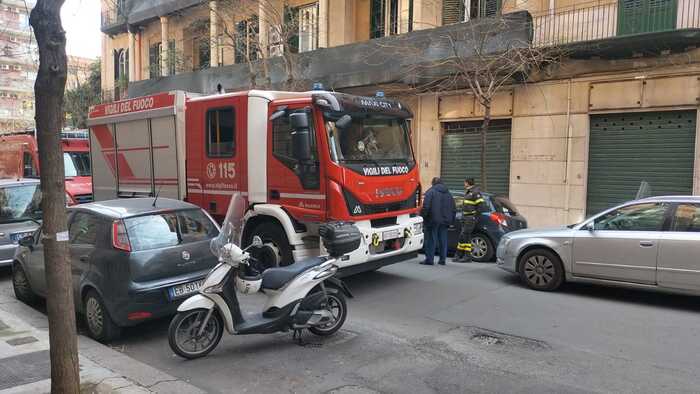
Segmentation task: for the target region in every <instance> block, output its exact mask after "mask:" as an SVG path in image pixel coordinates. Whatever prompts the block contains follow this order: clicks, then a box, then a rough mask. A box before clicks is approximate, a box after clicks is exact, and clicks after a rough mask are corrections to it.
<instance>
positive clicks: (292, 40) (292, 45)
mask: <svg viewBox="0 0 700 394" xmlns="http://www.w3.org/2000/svg"><path fill="white" fill-rule="evenodd" d="M283 31H286V32H287V35H288V37H287V44H288V45H289V50H290V51H291V52H292V53H299V9H298V8H292V7H289V6H284V28H283Z"/></svg>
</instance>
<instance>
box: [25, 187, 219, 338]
mask: <svg viewBox="0 0 700 394" xmlns="http://www.w3.org/2000/svg"><path fill="white" fill-rule="evenodd" d="M68 211H69V217H68V223H69V224H68V226H69V227H68V229H69V240H70V258H71V265H72V273H73V287H74V296H75V303H76V309H77V311H78V312H79V313H80V314H82V315H84V316H85V320H86V323H87V324H86V326H87V330H88V334H89V335H90V336H91V337H93V338H95V339H97V340H100V341H108V340H110V339H113V338H115V337H116V336H118V335H119V332H120V328H121V327H125V326H132V325H135V324H137V323H139V322H142V321H144V320H147V319H152V318H158V317H162V316H167V315H170V314H173V313H174V312H175V311H176V309H177V306H178V305H179V303H180V302H181V301H182V300H183V299H184V298H186V297H187V296H188V295H190V294H191V293H194V292H196V291H197V290H198V289H199V286H200V285H201V282H202V280H203V279H204V277H205V276H206V274H207V273H208V272H209V270H210V269H211V268H212V267H213V266H214V265H216V263H217V259H216V257H214V256H213V255H212V253H211V251H210V249H209V241H210V240H211V239H212V238H214V237H215V236H216V235H218V233H219V228H218V226H217V224H216V223H215V222H214V220H212V218H211V217H210V216H209V215H208V214H207V213H205V212H204V211H203V210H202V209H200V208H199V207H197V206H195V205H192V204H189V203H186V202H182V201H177V200H170V199H158V200H157V202H154V199H153V198H139V199H122V200H112V201H103V202H96V203H90V204H84V205H79V206H76V207H72V208H70V209H69V210H68ZM20 245H21V246H22V248H21V249H20V250H19V251H18V253H17V255H16V258H15V261H14V264H13V270H12V271H13V274H12V282H13V286H14V290H15V295H16V297H17V298H18V299H20V300H22V301H25V302H32V301H35V300H36V298H37V297H46V280H45V269H44V264H45V262H44V250H43V246H42V243H41V235H40V234H39V231H37V232H36V233H35V234H34V235H33V236H31V237H27V238H24V239H22V240H21V241H20Z"/></svg>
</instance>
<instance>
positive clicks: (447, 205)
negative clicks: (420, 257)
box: [421, 177, 456, 265]
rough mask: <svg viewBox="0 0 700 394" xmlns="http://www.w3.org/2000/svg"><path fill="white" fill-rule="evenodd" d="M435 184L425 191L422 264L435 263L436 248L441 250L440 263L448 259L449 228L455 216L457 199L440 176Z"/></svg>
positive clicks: (422, 211)
mask: <svg viewBox="0 0 700 394" xmlns="http://www.w3.org/2000/svg"><path fill="white" fill-rule="evenodd" d="M432 184H433V186H432V187H431V188H430V189H429V190H428V191H427V192H426V193H425V199H424V200H423V208H422V209H421V216H423V225H424V226H425V232H424V233H425V245H424V246H425V261H424V262H422V263H421V264H424V265H433V260H434V258H435V248H436V242H437V248H438V250H439V251H440V260H439V262H438V264H440V265H445V261H447V229H448V228H449V227H450V224H451V223H452V221H453V220H454V218H455V211H456V207H455V200H454V198H453V197H452V194H450V191H449V190H448V189H447V186H445V185H444V184H443V183H442V180H441V179H440V178H437V177H435V178H433V181H432Z"/></svg>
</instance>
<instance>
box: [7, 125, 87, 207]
mask: <svg viewBox="0 0 700 394" xmlns="http://www.w3.org/2000/svg"><path fill="white" fill-rule="evenodd" d="M88 143H89V141H88V133H87V131H86V130H82V131H64V132H61V145H62V147H63V163H64V167H65V174H66V202H67V204H68V205H75V204H82V203H86V202H90V201H92V179H91V177H90V176H91V171H90V157H89V155H90V146H89V145H88ZM39 171H40V166H39V148H38V145H37V141H36V138H35V136H34V133H33V132H27V133H15V134H7V135H2V136H0V178H3V177H4V178H38V177H39Z"/></svg>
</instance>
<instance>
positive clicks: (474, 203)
mask: <svg viewBox="0 0 700 394" xmlns="http://www.w3.org/2000/svg"><path fill="white" fill-rule="evenodd" d="M478 201H479V200H476V201H472V200H464V204H466V205H476V204H478V203H479V202H478ZM481 201H482V202H483V201H484V199H483V198H482V199H481Z"/></svg>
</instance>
